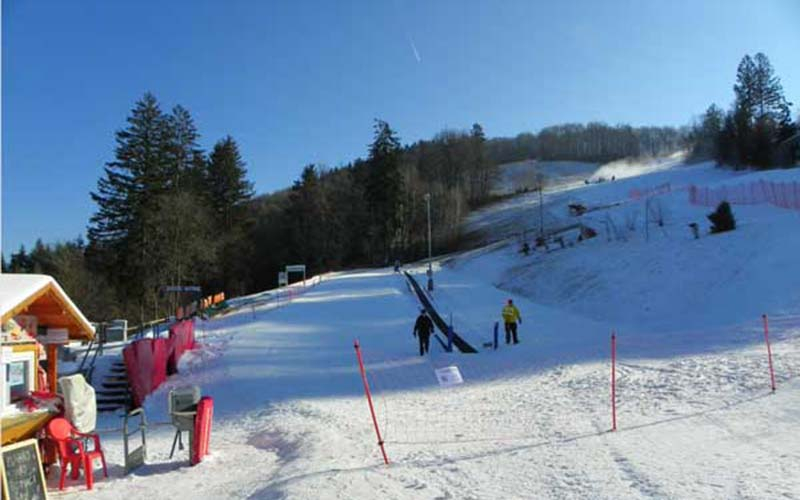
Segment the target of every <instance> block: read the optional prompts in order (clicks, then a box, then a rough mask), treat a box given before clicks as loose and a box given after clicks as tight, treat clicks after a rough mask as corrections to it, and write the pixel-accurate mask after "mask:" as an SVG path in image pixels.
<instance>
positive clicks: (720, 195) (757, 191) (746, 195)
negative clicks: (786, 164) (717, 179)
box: [689, 180, 800, 210]
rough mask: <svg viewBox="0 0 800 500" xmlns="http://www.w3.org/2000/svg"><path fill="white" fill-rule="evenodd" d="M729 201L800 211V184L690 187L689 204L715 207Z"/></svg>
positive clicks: (776, 183) (767, 183)
mask: <svg viewBox="0 0 800 500" xmlns="http://www.w3.org/2000/svg"><path fill="white" fill-rule="evenodd" d="M723 201H727V202H728V203H730V204H732V205H763V204H769V205H773V206H776V207H780V208H786V209H790V210H800V182H768V181H764V180H762V181H757V182H751V183H749V184H738V185H735V186H722V187H719V188H709V187H698V186H691V187H689V203H691V204H692V205H700V206H704V207H715V206H717V205H719V204H720V203H721V202H723Z"/></svg>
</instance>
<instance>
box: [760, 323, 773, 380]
mask: <svg viewBox="0 0 800 500" xmlns="http://www.w3.org/2000/svg"><path fill="white" fill-rule="evenodd" d="M761 318H762V319H763V320H764V341H766V343H767V357H768V358H769V380H770V382H771V383H772V392H775V370H773V368H772V348H771V347H770V345H769V321H768V320H767V315H766V314H762V315H761Z"/></svg>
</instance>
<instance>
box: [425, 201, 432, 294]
mask: <svg viewBox="0 0 800 500" xmlns="http://www.w3.org/2000/svg"><path fill="white" fill-rule="evenodd" d="M425 202H426V203H427V204H428V291H429V292H432V291H433V262H432V259H433V254H432V252H431V194H430V193H425Z"/></svg>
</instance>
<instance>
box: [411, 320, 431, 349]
mask: <svg viewBox="0 0 800 500" xmlns="http://www.w3.org/2000/svg"><path fill="white" fill-rule="evenodd" d="M432 333H433V321H431V319H430V318H429V317H428V315H427V314H426V313H425V309H421V310H420V312H419V317H418V318H417V322H416V323H415V324H414V337H417V338H418V339H419V355H420V356H424V355H425V353H427V352H428V349H429V348H430V345H431V334H432Z"/></svg>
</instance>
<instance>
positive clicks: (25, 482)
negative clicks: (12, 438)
mask: <svg viewBox="0 0 800 500" xmlns="http://www.w3.org/2000/svg"><path fill="white" fill-rule="evenodd" d="M0 457H1V458H2V462H3V463H2V482H3V498H8V499H12V498H13V499H14V500H47V485H46V483H45V480H44V474H43V473H42V458H41V456H40V455H39V444H38V442H37V441H36V440H35V439H28V440H25V441H21V442H19V443H15V444H12V445H8V446H3V449H2V451H0Z"/></svg>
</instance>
